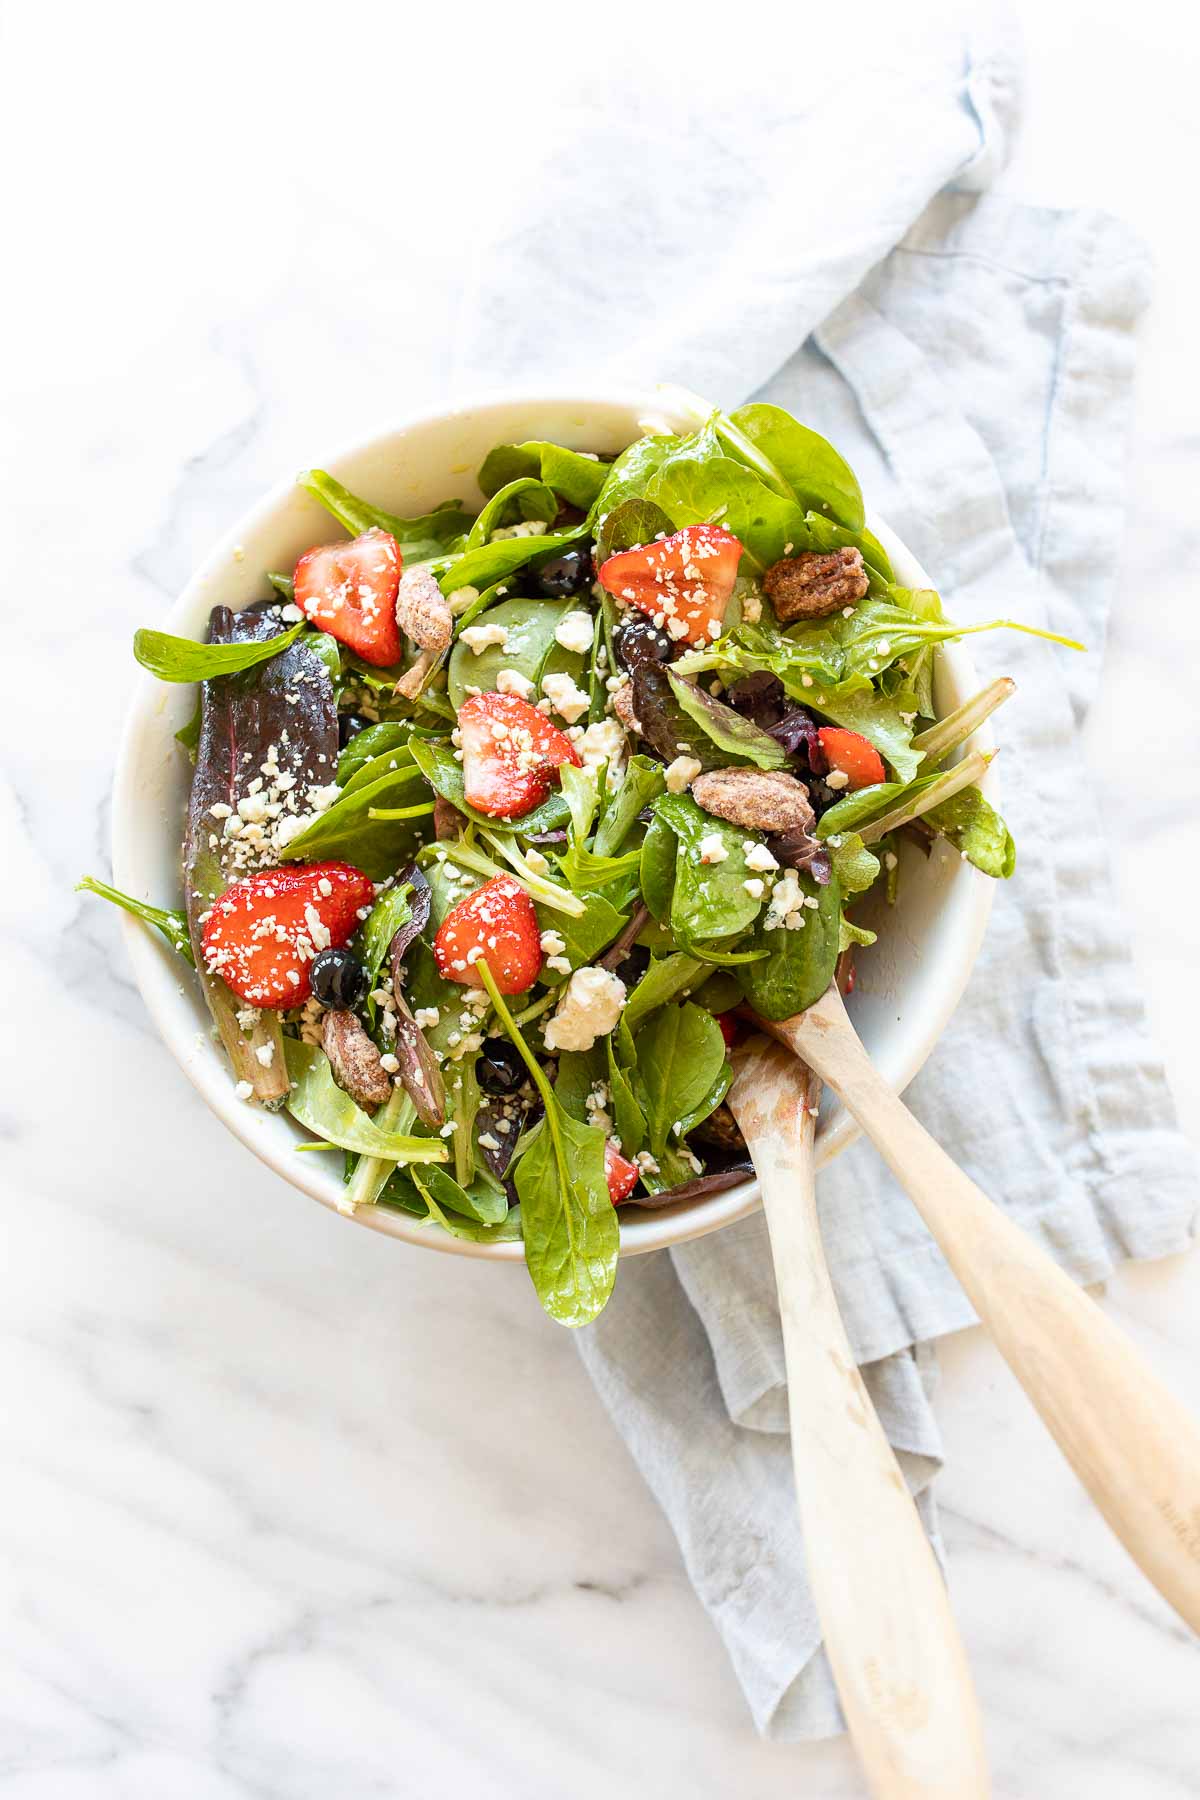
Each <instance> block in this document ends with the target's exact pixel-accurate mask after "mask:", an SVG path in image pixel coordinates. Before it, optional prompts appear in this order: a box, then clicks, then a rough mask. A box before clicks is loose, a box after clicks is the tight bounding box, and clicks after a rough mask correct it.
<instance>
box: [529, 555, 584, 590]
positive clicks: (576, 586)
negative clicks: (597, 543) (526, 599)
mask: <svg viewBox="0 0 1200 1800" xmlns="http://www.w3.org/2000/svg"><path fill="white" fill-rule="evenodd" d="M533 579H534V586H535V587H536V588H537V591H538V593H539V594H541V595H543V597H544V598H545V599H547V600H566V599H567V598H568V597H569V596H570V595H571V594H581V593H582V592H583V590H584V589H585V588H587V587H590V586H591V582H592V551H591V546H590V544H584V545H576V547H575V548H574V549H572V550H563V551H561V552H560V553H559V555H558V556H552V557H550V559H549V561H548V562H544V563H543V564H542V566H541V568H540V569H538V570H537V571H536V573H535V575H534V578H533Z"/></svg>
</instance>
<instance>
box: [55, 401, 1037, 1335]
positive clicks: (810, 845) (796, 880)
mask: <svg viewBox="0 0 1200 1800" xmlns="http://www.w3.org/2000/svg"><path fill="white" fill-rule="evenodd" d="M676 423H677V424H678V421H677V422H676ZM477 483H478V489H479V491H480V493H481V495H482V504H481V505H477V506H466V507H464V505H463V504H462V503H461V502H460V501H459V500H457V499H453V498H448V499H446V500H444V501H443V502H442V503H441V504H438V505H436V506H435V507H434V508H433V509H432V510H430V511H427V512H423V513H420V514H417V515H414V516H407V517H405V516H400V515H399V514H397V513H394V512H392V511H389V510H387V509H386V508H385V507H384V506H383V505H382V504H381V501H383V500H384V499H387V498H389V497H390V496H389V494H387V493H386V492H381V493H360V492H358V491H352V490H351V489H350V488H349V487H348V486H346V485H343V483H342V482H341V481H339V480H337V479H335V478H334V477H333V476H332V475H330V474H328V473H325V472H324V471H321V470H314V471H309V472H308V473H306V474H304V475H302V476H301V477H300V487H301V489H302V490H303V491H304V493H306V494H307V495H310V496H312V497H313V498H314V499H315V500H316V501H318V502H319V503H320V504H321V506H322V507H323V508H324V509H325V511H326V512H327V514H328V515H329V526H328V531H327V533H325V534H323V535H322V537H321V539H320V541H313V542H312V543H310V544H309V545H308V546H307V547H306V548H305V549H304V551H303V553H302V554H301V555H300V556H299V557H298V559H296V560H294V561H292V562H291V563H290V566H288V567H284V568H275V569H270V568H268V569H264V570H263V571H261V577H262V582H263V585H266V584H269V590H268V593H267V596H266V597H263V598H259V599H254V600H249V601H247V603H246V604H245V605H240V606H236V607H234V606H229V605H217V606H214V607H212V609H211V611H210V615H209V619H208V629H207V636H206V641H205V642H203V643H200V642H196V641H193V640H192V639H190V638H185V637H178V636H171V635H168V634H165V633H162V632H158V631H152V630H145V631H140V632H139V633H138V634H137V637H136V639H135V645H134V648H135V654H136V656H137V658H138V660H139V662H141V663H142V665H143V666H144V667H145V668H146V669H148V670H149V671H150V672H151V673H152V674H153V675H154V676H156V677H157V678H158V679H159V680H161V681H163V682H166V683H171V684H179V685H180V686H183V685H186V684H197V686H198V695H197V699H196V704H195V710H194V712H193V713H192V714H191V716H190V717H188V719H187V720H186V722H185V723H184V724H183V725H182V727H181V728H180V730H179V731H178V733H177V734H176V735H177V737H178V739H179V747H178V752H177V754H178V756H179V757H180V758H187V759H190V763H191V774H190V782H189V789H188V803H187V817H186V824H185V828H184V832H183V848H182V857H181V859H180V865H179V882H180V887H179V896H178V901H179V903H178V905H177V906H176V907H170V908H161V907H156V906H153V905H150V904H149V903H147V902H144V901H142V900H141V899H139V898H136V897H134V896H131V895H128V894H122V893H120V892H119V891H118V890H117V889H116V888H113V887H110V886H108V885H106V884H105V883H102V882H99V881H95V880H92V879H91V878H88V879H87V880H86V881H85V882H84V883H83V884H81V885H83V886H84V887H86V888H88V889H89V890H90V891H92V892H94V893H97V894H100V895H102V896H103V897H105V898H107V899H109V900H112V901H114V902H116V903H117V904H118V905H121V906H123V907H125V908H126V909H127V910H128V911H130V912H132V913H134V914H135V915H137V916H138V917H139V918H141V919H142V920H143V921H145V923H146V924H147V925H148V926H150V927H152V928H155V929H157V931H158V932H159V933H160V934H161V935H162V937H163V938H164V939H165V940H166V942H167V943H168V944H169V945H170V946H171V949H172V950H173V951H174V952H176V953H177V954H178V956H179V957H180V958H181V959H183V961H184V962H186V963H187V964H188V965H189V966H190V971H191V973H190V975H189V979H191V980H194V981H195V983H196V984H198V988H199V990H200V991H202V993H203V996H204V1000H205V1002H206V1003H207V1008H208V1011H209V1013H210V1014H211V1020H212V1026H213V1029H214V1031H215V1033H216V1034H217V1035H218V1037H219V1041H220V1044H221V1046H222V1048H223V1053H224V1055H225V1057H226V1059H227V1064H228V1080H229V1083H230V1086H231V1089H232V1092H233V1093H234V1094H235V1095H236V1097H237V1100H238V1102H239V1103H242V1104H244V1105H245V1106H246V1107H247V1108H250V1109H260V1110H264V1111H267V1112H286V1113H287V1114H288V1115H290V1117H291V1119H292V1120H293V1121H294V1124H295V1126H297V1127H299V1128H300V1132H301V1133H302V1134H303V1135H302V1137H300V1138H299V1139H298V1141H297V1142H296V1144H295V1145H294V1149H295V1150H296V1151H299V1152H300V1153H313V1154H316V1155H319V1156H323V1157H325V1158H329V1159H336V1160H337V1166H338V1168H339V1170H340V1176H341V1180H340V1185H339V1189H338V1193H339V1201H338V1203H339V1205H340V1206H341V1208H342V1210H344V1211H346V1212H348V1213H353V1214H357V1215H359V1216H363V1215H364V1214H367V1213H372V1214H373V1215H374V1216H376V1217H378V1216H381V1215H382V1214H385V1213H386V1214H394V1215H400V1216H403V1217H404V1218H406V1219H408V1220H409V1221H410V1222H412V1223H416V1222H420V1223H421V1224H422V1226H423V1227H424V1228H425V1229H426V1230H428V1231H430V1232H434V1233H444V1234H449V1236H450V1237H451V1238H453V1239H455V1240H458V1241H460V1242H462V1243H463V1244H464V1245H475V1246H487V1245H500V1244H508V1245H511V1246H513V1249H512V1252H511V1254H518V1255H523V1256H524V1260H525V1262H526V1264H527V1267H528V1269H529V1273H530V1275H531V1277H532V1280H533V1283H534V1286H535V1288H536V1290H537V1293H538V1296H539V1298H540V1300H541V1302H542V1305H543V1306H544V1307H545V1309H546V1311H547V1312H548V1313H549V1314H550V1315H551V1316H552V1317H553V1318H555V1319H557V1320H560V1321H561V1322H562V1323H564V1324H568V1325H581V1324H584V1323H586V1322H587V1321H588V1320H590V1319H592V1318H594V1317H595V1316H596V1314H597V1313H598V1312H599V1311H600V1310H601V1308H602V1307H603V1306H604V1304H605V1302H606V1300H607V1298H608V1296H609V1294H610V1292H611V1290H612V1286H613V1282H614V1279H615V1275H616V1266H617V1258H618V1251H619V1246H620V1232H619V1224H618V1209H620V1211H621V1212H624V1211H625V1209H631V1210H632V1209H636V1210H637V1211H639V1212H642V1213H647V1212H651V1211H654V1210H657V1209H660V1208H680V1207H683V1206H685V1205H686V1204H688V1203H690V1202H693V1201H695V1200H696V1199H697V1198H698V1197H700V1196H702V1195H707V1194H714V1193H718V1192H720V1191H722V1190H727V1189H733V1188H736V1187H738V1186H744V1184H745V1183H746V1182H747V1180H748V1178H749V1177H750V1176H751V1175H752V1173H753V1171H752V1169H751V1167H750V1164H749V1162H748V1159H747V1155H746V1149H745V1145H744V1143H743V1142H742V1140H741V1138H740V1135H739V1133H738V1131H737V1127H736V1125H735V1123H734V1121H733V1118H732V1115H731V1114H730V1112H729V1109H728V1108H727V1107H726V1106H725V1105H724V1098H725V1094H726V1091H727V1089H728V1086H729V1082H730V1079H731V1068H730V1062H729V1055H728V1052H729V1047H730V1045H731V1043H732V1042H733V1040H734V1037H735V1036H736V1034H737V1033H738V1032H739V1031H741V1030H743V1029H745V1026H744V1023H743V1021H744V1020H745V1019H746V1018H748V1017H750V1016H752V1015H754V1014H757V1015H759V1016H762V1017H766V1018H769V1019H784V1018H788V1017H791V1016H792V1015H793V1014H795V1013H797V1012H801V1011H803V1010H804V1009H805V1008H806V1007H808V1006H809V1005H811V1004H812V1003H813V1002H814V1001H815V1000H817V999H818V998H819V996H820V995H821V994H822V993H823V992H824V991H825V989H826V988H827V987H828V985H829V983H830V982H831V981H832V980H833V979H835V977H840V978H841V979H842V980H843V982H846V981H849V980H852V967H851V962H852V958H853V956H854V954H855V952H856V950H858V949H859V948H861V947H865V946H869V945H870V944H871V943H872V942H873V941H874V937H875V932H874V930H873V929H872V927H871V925H869V924H868V923H866V922H865V918H866V916H867V915H865V914H864V911H863V908H864V905H866V906H867V907H868V908H869V909H871V911H870V916H871V917H877V915H878V912H879V904H880V901H881V899H882V900H883V901H885V902H888V903H890V902H894V901H895V900H896V899H897V893H898V885H899V883H900V881H901V880H902V864H903V860H904V857H903V855H902V852H904V851H905V846H909V847H910V849H909V850H908V851H907V852H906V854H908V855H911V846H912V845H913V844H916V845H918V846H919V847H920V851H921V853H922V854H925V853H928V852H930V851H931V849H933V848H934V847H937V846H941V850H940V853H941V854H946V853H947V852H948V853H950V854H952V855H954V856H955V857H957V858H960V859H962V860H964V861H965V862H967V863H969V864H971V865H973V866H974V867H975V868H976V869H978V870H981V871H983V873H984V874H985V875H987V876H990V877H994V878H998V879H1003V878H1005V877H1007V876H1008V875H1010V874H1011V873H1012V869H1013V865H1014V848H1013V843H1012V839H1011V837H1010V835H1009V832H1008V830H1007V828H1006V827H1005V825H1004V822H1003V820H1002V819H1001V818H1000V817H999V815H998V814H997V812H996V811H995V809H994V808H993V806H992V805H991V803H990V802H989V800H988V799H987V797H986V795H985V794H984V792H983V791H982V789H981V786H980V782H981V779H982V777H983V776H984V773H985V770H986V761H987V759H986V757H985V755H984V754H982V753H981V752H979V751H971V750H970V749H968V750H967V751H966V752H965V753H964V750H963V746H964V745H965V744H966V743H967V740H969V739H971V738H972V736H973V734H974V733H975V732H976V731H977V730H978V728H979V726H980V725H981V723H982V722H983V721H984V720H985V719H986V718H987V717H988V716H989V714H990V713H991V712H992V711H993V710H994V709H995V707H996V706H998V705H999V704H1000V703H1001V701H1002V700H1003V699H1004V698H1005V697H1006V696H1007V694H1008V692H1010V691H1011V686H1012V684H1011V683H1009V682H1006V681H1003V680H1000V681H995V682H993V683H991V684H990V685H989V686H988V687H986V688H984V689H983V690H982V691H981V692H980V693H978V694H974V695H970V696H965V697H963V698H962V699H961V702H960V703H959V704H957V705H955V706H954V707H953V708H952V709H951V710H949V711H948V712H947V713H945V715H944V716H942V717H938V716H937V708H936V704H935V669H936V660H937V655H938V649H939V646H942V645H946V644H949V643H952V642H953V641H955V640H956V639H958V638H960V637H962V636H964V635H968V634H967V633H966V632H964V631H963V630H962V629H961V628H959V627H957V626H956V625H954V624H953V623H952V622H950V621H949V620H947V618H946V617H945V615H944V613H943V609H942V606H941V604H940V601H939V599H938V596H937V594H936V593H935V592H933V591H932V590H931V589H928V588H923V587H922V588H916V587H910V586H904V585H902V584H900V583H899V582H898V581H897V580H896V577H895V574H894V571H893V567H892V561H891V559H890V557H889V554H888V551H887V549H885V547H884V544H883V543H882V542H881V541H880V537H879V536H877V535H876V534H875V533H873V532H872V531H871V530H870V529H868V527H867V523H866V515H865V511H864V506H863V500H862V495H861V492H860V489H859V485H858V482H857V480H856V478H855V476H854V474H853V472H852V470H851V469H850V468H849V467H848V465H847V464H846V463H845V461H844V460H843V459H842V458H841V457H840V456H839V455H838V453H837V452H836V451H835V450H834V449H833V447H832V446H831V445H830V444H828V443H827V442H826V441H825V440H824V439H823V438H821V437H820V436H818V435H817V434H816V433H815V432H813V431H811V430H809V429H808V428H807V427H805V426H804V425H802V424H800V423H799V422H798V421H796V420H795V419H793V418H792V417H791V416H790V415H789V414H788V413H786V412H784V411H782V410H781V409H779V408H777V407H774V406H769V405H762V404H756V405H751V406H747V407H744V408H741V409H740V410H739V411H737V412H734V413H732V414H730V415H725V414H722V413H720V412H717V411H711V412H709V411H707V410H706V409H701V410H700V412H699V414H698V416H697V418H696V421H695V425H694V429H689V430H684V429H678V428H676V429H670V428H667V427H666V426H664V428H662V429H657V428H653V429H648V430H646V431H645V432H643V434H642V435H641V436H639V437H637V438H635V439H634V441H633V442H630V443H627V444H626V445H625V447H624V448H622V449H621V450H620V451H619V452H615V453H614V452H613V451H611V450H610V449H607V448H606V447H605V446H604V445H598V447H597V448H595V449H587V448H585V449H579V448H573V447H570V446H568V445H567V444H565V443H558V442H554V441H550V440H549V439H545V440H542V439H538V440H527V441H521V442H500V443H496V444H494V445H493V446H492V447H491V449H490V450H489V451H488V453H487V454H486V456H485V457H484V458H483V461H482V464H481V466H480V467H479V468H478V471H477ZM259 575H260V572H259V571H255V572H254V578H255V579H256V580H257V579H258V578H259ZM1010 623H1011V622H1010V621H1003V620H998V621H994V622H993V624H991V625H977V626H973V627H972V628H971V630H972V631H982V630H990V629H993V628H994V626H1000V625H1006V624H1010ZM1016 628H1017V629H1027V628H1026V627H1022V626H1018V627H1016Z"/></svg>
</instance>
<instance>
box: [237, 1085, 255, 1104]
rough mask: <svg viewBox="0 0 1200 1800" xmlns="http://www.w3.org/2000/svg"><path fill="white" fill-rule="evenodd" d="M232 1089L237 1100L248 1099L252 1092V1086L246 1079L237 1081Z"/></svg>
mask: <svg viewBox="0 0 1200 1800" xmlns="http://www.w3.org/2000/svg"><path fill="white" fill-rule="evenodd" d="M233 1091H234V1093H235V1094H236V1095H237V1097H238V1099H239V1100H249V1099H251V1098H252V1097H253V1094H254V1088H253V1086H252V1084H251V1083H250V1082H248V1081H239V1082H238V1084H237V1086H236V1087H235V1088H234V1090H233Z"/></svg>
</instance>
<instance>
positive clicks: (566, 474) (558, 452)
mask: <svg viewBox="0 0 1200 1800" xmlns="http://www.w3.org/2000/svg"><path fill="white" fill-rule="evenodd" d="M608 471H609V465H608V464H607V463H602V462H598V461H597V460H596V458H595V457H591V456H582V455H581V454H580V453H579V451H578V450H566V449H564V448H563V446H562V445H561V444H548V443H543V442H540V441H537V440H534V439H531V440H529V441H528V442H527V443H524V444H497V445H496V448H495V449H494V450H490V451H489V452H488V454H487V456H486V457H485V458H484V460H483V466H482V468H481V469H480V471H479V476H478V480H479V486H480V489H481V490H482V492H483V493H485V494H486V495H488V497H489V498H490V497H491V496H492V495H493V494H495V493H497V492H498V491H499V490H500V489H501V488H502V487H506V486H507V485H508V484H509V483H510V482H512V481H515V480H517V478H518V477H519V476H522V475H532V476H535V477H537V478H539V479H540V480H542V481H544V482H545V483H546V485H547V487H551V488H553V489H554V491H555V493H556V494H561V495H562V497H563V499H564V500H565V501H566V502H567V504H568V505H569V506H577V507H578V508H579V509H580V511H581V512H586V511H587V510H588V508H589V507H590V506H591V504H592V502H593V501H594V500H595V499H597V498H598V496H599V494H600V490H601V489H602V488H603V486H604V483H605V482H606V481H607V479H608Z"/></svg>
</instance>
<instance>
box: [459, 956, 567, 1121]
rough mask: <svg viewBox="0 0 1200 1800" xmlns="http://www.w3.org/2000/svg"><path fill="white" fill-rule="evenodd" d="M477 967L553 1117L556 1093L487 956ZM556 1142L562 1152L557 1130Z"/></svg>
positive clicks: (505, 1027) (515, 1047)
mask: <svg viewBox="0 0 1200 1800" xmlns="http://www.w3.org/2000/svg"><path fill="white" fill-rule="evenodd" d="M475 967H476V969H477V970H478V972H479V978H480V980H481V981H482V982H483V985H484V987H485V988H486V989H487V992H488V999H489V1000H490V1001H491V1003H492V1005H493V1007H494V1008H495V1012H496V1017H497V1018H498V1019H499V1021H500V1023H501V1024H502V1025H503V1027H504V1029H505V1031H506V1032H507V1033H508V1035H509V1038H510V1039H511V1041H512V1045H513V1048H514V1049H515V1050H516V1052H517V1054H518V1055H519V1056H520V1058H521V1061H522V1062H523V1063H524V1064H525V1067H526V1068H527V1069H528V1070H529V1075H530V1079H531V1080H532V1082H533V1085H534V1087H535V1088H536V1089H537V1091H538V1093H539V1094H540V1095H541V1097H542V1101H543V1104H544V1105H545V1108H546V1117H547V1119H551V1118H552V1117H553V1114H554V1108H555V1105H556V1104H557V1103H556V1101H555V1098H554V1094H553V1092H552V1091H551V1087H550V1083H549V1082H548V1081H547V1080H546V1074H545V1070H544V1069H543V1068H542V1065H541V1064H540V1063H539V1062H538V1059H537V1057H536V1056H535V1055H534V1054H533V1051H532V1050H531V1049H530V1048H529V1045H528V1044H527V1043H526V1042H525V1039H524V1037H523V1036H522V1033H521V1029H520V1027H519V1025H518V1024H517V1021H516V1020H515V1019H514V1018H513V1016H512V1014H511V1013H510V1012H509V1010H508V1007H507V1006H506V1005H505V1002H504V996H503V994H502V993H501V992H500V989H499V988H498V987H497V986H496V977H495V976H494V975H493V974H492V971H491V970H490V969H489V967H488V964H487V958H486V957H483V956H481V957H480V959H479V961H478V962H477V963H476V964H475ZM551 1129H552V1131H553V1127H551ZM554 1142H555V1149H556V1150H558V1151H559V1153H560V1154H561V1146H560V1145H559V1143H558V1135H557V1132H554Z"/></svg>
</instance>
